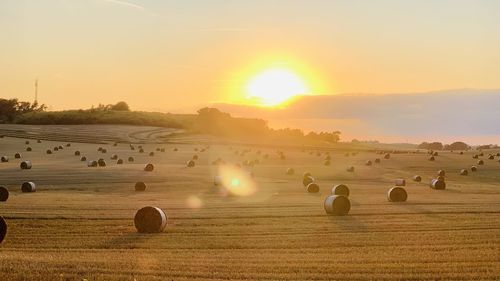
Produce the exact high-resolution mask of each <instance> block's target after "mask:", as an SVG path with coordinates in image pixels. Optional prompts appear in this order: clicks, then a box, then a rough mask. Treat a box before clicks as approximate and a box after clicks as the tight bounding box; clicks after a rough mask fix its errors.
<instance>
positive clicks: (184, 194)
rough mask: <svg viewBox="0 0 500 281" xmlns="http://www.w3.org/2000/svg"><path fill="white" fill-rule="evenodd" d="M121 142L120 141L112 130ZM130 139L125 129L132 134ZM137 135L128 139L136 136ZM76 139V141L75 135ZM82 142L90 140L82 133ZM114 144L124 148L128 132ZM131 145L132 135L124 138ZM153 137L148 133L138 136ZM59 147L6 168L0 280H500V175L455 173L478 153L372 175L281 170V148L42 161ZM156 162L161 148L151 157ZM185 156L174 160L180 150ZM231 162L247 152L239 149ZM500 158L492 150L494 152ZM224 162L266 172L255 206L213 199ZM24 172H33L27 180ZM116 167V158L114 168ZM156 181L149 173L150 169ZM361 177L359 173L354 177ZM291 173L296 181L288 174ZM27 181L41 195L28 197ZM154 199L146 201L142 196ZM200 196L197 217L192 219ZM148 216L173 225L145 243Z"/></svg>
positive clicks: (339, 169) (7, 145)
mask: <svg viewBox="0 0 500 281" xmlns="http://www.w3.org/2000/svg"><path fill="white" fill-rule="evenodd" d="M116 130H118V129H116ZM124 130H125V129H124ZM127 130H128V129H127ZM69 131H71V130H67V132H69ZM79 133H81V131H80V132H79ZM119 134H122V135H124V134H125V133H124V132H120V133H119ZM125 135H126V134H125ZM142 135H147V133H142ZM59 144H62V142H61V143H60V142H49V141H44V142H43V143H41V144H39V143H34V142H32V145H31V146H32V147H33V152H25V153H23V158H22V159H12V161H10V162H8V163H0V180H1V182H0V184H1V185H6V186H7V187H8V188H9V190H10V191H11V196H10V198H9V201H8V202H7V203H5V204H0V214H1V215H3V216H4V217H5V218H6V219H7V223H8V224H9V233H8V236H7V238H6V240H5V241H4V242H3V243H2V244H1V245H0V280H5V281H10V280H51V281H52V280H82V279H87V280H134V279H135V280H229V279H231V280H335V279H352V280H367V279H386V280H401V279H406V280H407V279H427V280H451V279H456V280H463V279H475V280H486V279H496V278H498V276H500V220H499V213H500V189H499V187H500V184H499V182H500V163H499V162H497V161H492V160H485V165H484V166H480V167H479V169H478V172H476V173H471V174H469V176H468V177H463V176H460V175H459V173H458V171H460V169H462V168H463V167H468V166H470V165H473V164H474V163H475V161H476V160H474V159H472V157H471V156H472V152H471V153H467V152H466V153H465V154H464V155H459V154H458V153H454V154H451V153H440V155H439V156H438V157H436V161H434V162H431V161H428V160H427V155H426V154H393V155H392V157H391V159H389V160H385V159H383V160H382V163H381V164H376V165H373V166H370V167H368V166H365V165H364V163H365V161H366V160H368V159H374V158H376V155H375V154H373V153H368V152H362V153H359V154H358V155H356V156H352V157H344V153H345V152H338V153H336V152H332V153H331V155H332V161H331V165H330V166H324V165H323V161H322V158H320V157H317V156H316V155H309V153H307V152H301V151H300V150H299V149H297V150H288V151H285V152H286V156H287V157H286V160H280V159H279V157H278V155H277V154H276V153H275V152H274V151H273V150H272V149H266V148H259V149H260V150H261V151H262V154H261V155H264V154H266V153H267V154H269V155H270V157H269V159H263V157H260V156H258V155H257V154H256V153H255V152H256V149H254V150H253V151H252V152H249V153H247V155H246V156H243V157H242V156H238V155H235V154H234V152H233V151H230V150H229V145H212V146H211V148H210V149H209V150H207V151H206V152H202V153H198V154H199V160H197V161H196V167H194V168H188V167H186V165H185V159H189V158H190V157H191V156H192V154H193V150H194V148H196V147H198V148H201V147H202V145H197V143H184V144H182V143H175V144H166V145H163V146H164V147H165V148H166V152H165V153H160V152H159V153H156V154H155V156H154V157H149V156H148V155H147V154H146V153H144V154H140V153H139V152H138V151H137V150H135V151H131V150H130V149H129V147H128V145H126V144H119V145H118V146H117V147H113V146H112V144H111V143H110V144H109V145H102V144H101V145H95V144H79V143H73V144H72V146H71V147H69V148H67V147H65V148H64V149H63V150H60V151H58V152H54V154H52V155H46V154H45V150H46V149H47V148H49V147H54V146H55V145H59ZM0 145H1V149H2V151H1V152H2V154H6V155H11V154H12V155H13V153H14V152H15V151H20V150H22V149H23V148H24V146H25V145H24V140H22V139H16V138H8V137H6V138H3V139H0ZM98 146H103V147H104V148H106V149H107V150H108V154H105V156H106V157H109V156H110V155H112V154H117V155H118V156H119V157H120V158H124V159H126V158H128V156H134V157H135V162H134V163H127V162H126V163H124V164H123V165H116V164H115V162H114V161H109V162H110V163H109V165H108V166H107V167H104V168H88V167H87V166H86V163H85V162H80V161H79V160H80V159H79V157H75V156H74V151H75V150H80V151H81V154H82V155H85V156H87V158H88V159H98V158H99V157H103V154H100V153H98V152H97V147H98ZM143 146H144V148H145V151H153V150H154V149H155V148H156V147H157V146H158V145H157V144H144V145H143ZM174 147H177V148H179V151H177V152H173V148H174ZM234 148H235V149H239V150H240V151H241V150H242V147H240V146H234ZM495 153H496V151H495ZM219 157H221V158H222V159H224V160H226V161H229V162H233V163H234V162H240V163H241V162H243V161H244V160H253V159H260V164H259V165H256V166H255V167H254V168H253V171H254V174H255V180H256V182H257V184H258V188H259V189H258V192H257V193H256V194H255V195H252V196H250V197H245V198H241V197H220V196H219V195H218V194H217V193H214V192H213V191H212V186H213V179H214V176H215V175H216V174H217V168H216V167H215V166H212V165H210V163H211V162H212V161H214V160H215V159H217V158H219ZM23 159H29V160H31V161H32V162H33V169H32V170H20V169H19V161H21V160H23ZM106 160H107V159H106ZM148 162H151V163H154V164H155V170H154V171H153V172H149V173H148V172H144V171H143V167H144V165H145V163H148ZM349 165H353V166H355V167H356V170H355V172H354V173H349V172H347V171H346V170H345V167H346V166H349ZM288 167H293V168H294V169H295V171H296V173H295V175H293V176H290V175H286V174H285V172H284V171H286V168H288ZM439 169H444V170H446V171H448V175H447V179H446V180H447V189H446V190H442V191H440V190H432V189H430V188H429V187H428V180H429V179H430V178H432V177H434V176H435V174H436V172H437V171H438V170H439ZM304 171H311V172H312V173H313V176H314V178H315V179H316V182H317V183H318V184H319V186H320V195H318V194H307V192H306V191H305V189H304V187H303V186H302V173H303V172H304ZM414 174H419V175H421V176H422V179H423V180H422V183H415V182H413V181H412V182H407V187H406V191H407V192H408V201H407V202H405V203H390V202H387V197H386V192H387V190H388V188H390V187H391V186H392V183H393V179H394V178H411V177H412V176H413V175H414ZM23 181H34V182H36V183H37V192H36V193H33V194H22V193H21V191H20V184H21V183H22V182H23ZM136 181H144V182H145V183H146V184H147V185H148V188H147V190H146V191H145V192H141V193H137V192H135V191H134V189H133V186H134V184H135V182H136ZM338 183H344V184H346V185H348V186H349V189H350V196H349V199H350V200H351V204H352V207H351V211H350V213H349V215H347V216H345V217H332V216H327V215H326V214H325V211H324V209H323V200H324V198H325V197H326V196H327V195H328V194H329V192H330V190H331V187H332V186H333V184H338ZM193 196H196V197H197V198H199V199H200V200H201V202H202V207H201V208H197V209H194V208H191V207H189V206H190V205H189V204H188V203H187V202H188V201H189V200H188V198H190V197H191V198H192V197H193ZM147 205H153V206H158V207H160V208H162V209H164V210H165V211H166V212H167V214H168V216H169V221H168V226H167V229H166V231H165V232H164V233H161V234H138V233H136V230H135V228H134V225H133V217H134V214H135V212H136V211H137V210H138V209H139V208H141V207H143V206H147Z"/></svg>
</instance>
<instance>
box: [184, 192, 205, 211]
mask: <svg viewBox="0 0 500 281" xmlns="http://www.w3.org/2000/svg"><path fill="white" fill-rule="evenodd" d="M186 205H187V206H188V207H189V208H191V209H199V208H201V207H202V206H203V202H202V201H201V199H200V198H199V197H198V196H195V195H191V196H189V197H188V198H187V199H186Z"/></svg>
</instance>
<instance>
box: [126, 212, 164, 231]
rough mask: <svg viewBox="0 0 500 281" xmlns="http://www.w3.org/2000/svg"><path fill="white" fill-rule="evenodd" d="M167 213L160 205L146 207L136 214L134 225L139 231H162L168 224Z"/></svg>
mask: <svg viewBox="0 0 500 281" xmlns="http://www.w3.org/2000/svg"><path fill="white" fill-rule="evenodd" d="M167 219H168V217H167V214H166V213H165V212H164V211H163V210H162V209H160V208H158V207H150V206H148V207H144V208H142V209H140V210H139V211H137V213H135V216H134V225H135V228H136V229H137V232H139V233H158V232H162V231H163V230H164V229H165V227H166V226H167Z"/></svg>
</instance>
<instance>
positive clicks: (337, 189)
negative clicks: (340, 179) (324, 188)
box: [332, 184, 349, 197]
mask: <svg viewBox="0 0 500 281" xmlns="http://www.w3.org/2000/svg"><path fill="white" fill-rule="evenodd" d="M332 194H333V195H342V196H345V197H349V188H348V187H347V185H345V184H337V185H334V186H333V188H332Z"/></svg>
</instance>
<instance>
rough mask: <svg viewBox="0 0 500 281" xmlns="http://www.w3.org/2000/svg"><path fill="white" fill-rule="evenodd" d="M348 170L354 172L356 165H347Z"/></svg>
mask: <svg viewBox="0 0 500 281" xmlns="http://www.w3.org/2000/svg"><path fill="white" fill-rule="evenodd" d="M346 171H348V172H350V173H353V172H354V166H349V167H347V169H346Z"/></svg>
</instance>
